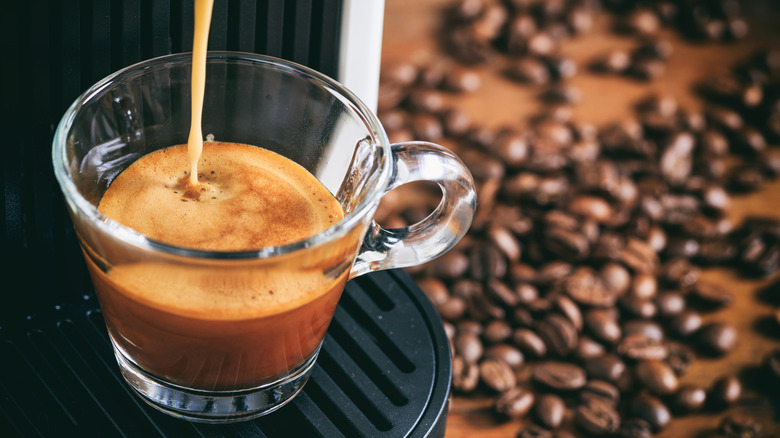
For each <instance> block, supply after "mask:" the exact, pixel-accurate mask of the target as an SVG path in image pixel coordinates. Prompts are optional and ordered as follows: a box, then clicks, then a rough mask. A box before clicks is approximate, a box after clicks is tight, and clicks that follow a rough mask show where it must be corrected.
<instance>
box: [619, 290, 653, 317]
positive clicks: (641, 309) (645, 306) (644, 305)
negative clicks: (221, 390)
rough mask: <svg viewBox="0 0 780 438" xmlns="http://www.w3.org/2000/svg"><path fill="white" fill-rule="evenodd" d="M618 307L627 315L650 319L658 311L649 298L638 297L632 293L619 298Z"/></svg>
mask: <svg viewBox="0 0 780 438" xmlns="http://www.w3.org/2000/svg"><path fill="white" fill-rule="evenodd" d="M620 307H621V309H623V310H624V311H625V312H626V313H627V314H628V315H630V316H633V317H637V318H646V319H651V318H653V317H655V315H656V313H658V308H657V307H656V305H655V302H654V301H653V300H651V299H649V298H639V297H636V296H633V295H630V296H626V297H623V298H621V299H620Z"/></svg>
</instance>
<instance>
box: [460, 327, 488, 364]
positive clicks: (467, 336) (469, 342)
mask: <svg viewBox="0 0 780 438" xmlns="http://www.w3.org/2000/svg"><path fill="white" fill-rule="evenodd" d="M454 344H455V354H456V355H458V356H460V357H462V358H463V360H464V361H466V362H468V363H476V362H477V361H479V359H480V358H481V357H482V353H483V351H484V350H483V347H482V342H481V341H480V340H479V338H478V337H477V335H475V334H473V333H469V332H461V333H458V334H457V336H455V341H454Z"/></svg>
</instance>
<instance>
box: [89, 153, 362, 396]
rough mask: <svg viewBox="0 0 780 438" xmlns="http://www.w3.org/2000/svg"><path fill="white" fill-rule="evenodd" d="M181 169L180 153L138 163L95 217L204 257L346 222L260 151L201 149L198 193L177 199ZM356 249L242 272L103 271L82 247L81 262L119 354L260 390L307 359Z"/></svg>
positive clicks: (190, 377) (332, 203)
mask: <svg viewBox="0 0 780 438" xmlns="http://www.w3.org/2000/svg"><path fill="white" fill-rule="evenodd" d="M188 164H189V161H188V155H187V149H186V146H185V145H180V146H173V147H169V148H165V149H161V150H158V151H156V152H152V153H150V154H148V155H145V156H143V157H141V158H140V159H139V160H138V161H136V162H135V163H133V164H132V165H131V166H130V167H128V168H127V169H126V170H125V171H124V172H122V173H121V174H120V175H119V176H118V177H117V178H116V179H115V180H114V181H113V182H112V184H111V186H110V187H109V189H108V190H107V191H106V193H105V195H104V196H103V198H102V200H101V202H100V204H99V207H98V208H99V210H100V211H101V212H102V213H103V214H105V215H106V216H107V217H109V218H112V219H114V220H116V221H118V222H119V223H121V224H123V225H126V226H128V227H131V228H133V229H135V230H136V231H139V232H141V233H142V234H144V235H146V236H148V237H149V238H151V239H154V240H158V241H160V242H164V243H168V244H171V245H176V246H178V247H186V248H196V249H201V250H211V251H246V250H256V249H260V248H263V247H267V246H278V245H283V244H286V243H291V242H295V241H299V240H303V239H306V238H308V237H310V236H312V235H314V234H317V233H319V232H320V231H322V230H324V229H326V228H328V227H330V226H331V225H332V224H334V223H335V222H338V221H339V220H340V219H341V218H342V217H343V212H342V210H341V206H340V205H339V203H338V202H337V201H336V199H335V198H334V197H333V196H332V195H331V194H330V192H329V191H328V190H327V189H326V188H325V187H324V186H322V185H321V184H320V183H319V181H318V180H317V179H316V178H315V177H314V176H313V175H311V174H309V173H308V172H307V171H306V170H305V169H303V168H302V167H300V166H299V165H298V164H296V163H294V162H292V161H290V160H289V159H287V158H284V157H282V156H280V155H277V154H275V153H273V152H270V151H268V150H265V149H261V148H258V147H254V146H249V145H243V144H236V143H218V142H206V143H204V147H203V154H202V157H201V160H200V166H199V169H200V175H199V181H200V189H199V190H198V191H197V192H196V193H191V192H188V191H187V189H186V187H187V178H188V176H189V175H188V173H187V170H186V169H189V167H188ZM353 234H354V233H353ZM358 243H359V237H358V236H355V235H349V236H345V237H344V238H341V239H337V240H335V241H334V242H329V243H328V244H327V245H323V246H321V247H316V248H311V249H306V250H302V251H296V253H294V254H291V255H289V256H283V257H279V258H277V259H278V260H277V259H275V260H273V261H268V260H256V261H246V262H240V263H238V262H235V261H233V262H232V263H231V262H225V261H204V262H203V263H200V264H194V263H192V262H191V261H188V262H187V263H177V262H176V261H175V260H149V261H144V260H140V261H139V260H132V261H129V262H128V263H117V264H116V265H114V266H110V267H100V264H101V263H100V258H99V257H98V256H97V255H96V254H95V253H92V251H91V250H90V248H87V247H86V246H85V253H86V256H87V257H86V258H87V261H88V267H89V270H90V273H91V274H92V277H93V280H94V283H95V286H96V290H97V293H98V294H99V296H100V300H101V306H102V308H103V312H104V318H105V320H106V324H107V326H108V329H109V332H110V333H111V335H112V337H113V338H114V340H115V342H116V344H117V346H118V347H119V348H120V349H121V350H123V351H124V353H125V355H126V356H128V357H130V358H132V359H133V360H134V361H135V362H136V363H137V365H139V366H140V367H141V368H143V369H145V370H146V371H148V372H150V373H151V374H153V375H156V376H158V377H163V378H165V379H167V380H170V381H172V382H174V383H177V384H180V385H184V386H188V387H194V388H201V389H209V390H210V389H236V388H248V387H253V386H257V385H260V384H262V383H265V382H267V381H269V380H274V379H275V378H278V377H279V376H281V375H284V374H285V373H286V372H288V371H289V370H291V369H294V368H295V367H296V366H298V365H300V364H301V363H302V362H303V361H304V360H305V359H306V358H308V357H310V356H311V354H312V353H313V352H314V351H315V350H316V348H317V347H318V346H319V344H320V342H321V341H322V339H323V337H324V335H325V331H326V330H327V327H328V324H329V323H330V319H331V317H332V315H333V312H334V310H335V307H336V304H337V303H338V299H339V297H340V294H341V291H342V290H343V287H344V284H345V283H346V280H347V276H348V274H349V267H350V266H351V261H352V259H353V258H354V255H355V252H356V249H357V245H358ZM103 251H106V249H104V250H103Z"/></svg>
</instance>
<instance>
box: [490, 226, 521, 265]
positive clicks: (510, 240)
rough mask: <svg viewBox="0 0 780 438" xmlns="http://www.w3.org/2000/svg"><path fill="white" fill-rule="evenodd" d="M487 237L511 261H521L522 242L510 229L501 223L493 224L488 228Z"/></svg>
mask: <svg viewBox="0 0 780 438" xmlns="http://www.w3.org/2000/svg"><path fill="white" fill-rule="evenodd" d="M487 237H488V239H489V240H490V242H492V243H493V245H495V246H496V248H498V249H499V250H500V251H501V252H502V253H503V254H504V256H505V257H506V259H507V260H509V261H510V262H519V261H520V255H521V253H522V250H521V247H520V242H518V240H517V238H516V237H515V236H514V235H513V234H512V233H511V232H510V231H509V229H507V228H505V227H502V226H500V225H496V224H494V225H491V226H490V227H489V228H488V230H487Z"/></svg>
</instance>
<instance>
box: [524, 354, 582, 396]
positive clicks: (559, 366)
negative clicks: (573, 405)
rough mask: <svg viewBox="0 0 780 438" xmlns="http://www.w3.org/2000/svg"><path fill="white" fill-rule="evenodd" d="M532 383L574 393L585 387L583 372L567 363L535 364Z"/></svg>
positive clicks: (548, 362)
mask: <svg viewBox="0 0 780 438" xmlns="http://www.w3.org/2000/svg"><path fill="white" fill-rule="evenodd" d="M532 378H533V380H534V382H536V383H538V384H540V385H542V386H543V387H546V388H550V389H553V390H557V391H574V390H577V389H580V388H582V387H583V386H585V383H586V382H587V379H586V378H585V371H584V370H583V369H582V368H580V367H578V366H577V365H574V364H572V363H568V362H555V361H547V362H540V363H537V364H536V366H535V367H534V370H533V372H532Z"/></svg>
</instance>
